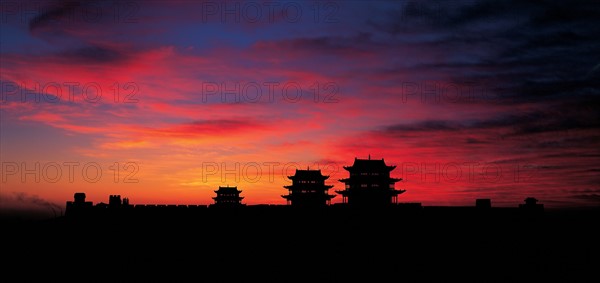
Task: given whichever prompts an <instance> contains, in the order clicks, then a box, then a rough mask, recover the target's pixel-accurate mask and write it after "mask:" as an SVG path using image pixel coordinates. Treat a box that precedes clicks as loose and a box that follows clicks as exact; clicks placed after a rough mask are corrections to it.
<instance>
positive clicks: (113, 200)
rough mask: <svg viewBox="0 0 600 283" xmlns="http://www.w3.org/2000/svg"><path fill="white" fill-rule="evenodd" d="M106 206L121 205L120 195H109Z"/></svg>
mask: <svg viewBox="0 0 600 283" xmlns="http://www.w3.org/2000/svg"><path fill="white" fill-rule="evenodd" d="M108 207H110V208H119V207H121V196H120V195H110V196H109V197H108Z"/></svg>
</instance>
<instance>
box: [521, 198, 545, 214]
mask: <svg viewBox="0 0 600 283" xmlns="http://www.w3.org/2000/svg"><path fill="white" fill-rule="evenodd" d="M537 202H538V200H537V199H536V198H534V197H528V198H526V199H525V204H519V208H520V209H521V210H523V211H528V212H543V211H544V205H543V204H540V203H537Z"/></svg>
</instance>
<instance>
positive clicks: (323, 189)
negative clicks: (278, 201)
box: [281, 168, 335, 207]
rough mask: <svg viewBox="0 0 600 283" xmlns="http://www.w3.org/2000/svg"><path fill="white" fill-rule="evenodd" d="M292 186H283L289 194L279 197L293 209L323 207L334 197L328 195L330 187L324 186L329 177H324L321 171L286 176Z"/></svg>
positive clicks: (297, 172)
mask: <svg viewBox="0 0 600 283" xmlns="http://www.w3.org/2000/svg"><path fill="white" fill-rule="evenodd" d="M288 178H289V179H290V180H292V185H289V186H283V187H284V188H286V189H288V190H289V194H287V195H282V196H281V197H282V198H284V199H286V200H287V203H288V205H290V204H291V205H292V206H295V207H323V206H327V205H329V204H330V203H331V199H332V198H334V197H335V195H330V194H328V192H327V191H328V190H329V189H331V188H333V186H332V185H325V180H327V179H328V178H329V176H324V175H323V174H322V173H321V170H310V168H307V170H298V169H296V174H295V175H294V176H288Z"/></svg>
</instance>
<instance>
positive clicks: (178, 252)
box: [1, 207, 600, 282]
mask: <svg viewBox="0 0 600 283" xmlns="http://www.w3.org/2000/svg"><path fill="white" fill-rule="evenodd" d="M599 216H600V210H563V211H549V210H546V211H545V212H544V213H542V214H534V213H522V212H519V211H518V210H516V209H493V210H489V211H487V212H486V211H478V210H473V209H458V208H457V209H451V208H425V209H423V210H419V211H414V210H393V211H388V210H376V211H372V210H368V211H366V210H319V211H295V210H291V209H280V208H279V209H273V208H268V207H265V208H254V209H240V210H237V211H224V210H210V211H209V210H205V211H202V212H197V213H189V212H188V213H177V212H169V213H163V212H161V213H143V214H142V213H113V214H110V213H107V214H103V215H99V216H98V215H96V216H86V217H79V218H73V217H67V218H65V217H61V218H55V219H51V220H44V221H22V222H12V223H6V224H5V225H3V229H2V231H3V232H2V234H3V240H2V259H3V264H2V270H3V271H2V275H1V276H2V282H15V281H24V282H60V281H67V280H69V281H72V280H77V281H79V282H97V281H102V282H123V281H130V280H131V279H133V280H134V281H159V282H178V281H194V282H249V281H252V282H302V281H304V282H345V281H351V282H454V281H457V280H458V281H465V280H467V281H471V282H526V281H532V282H539V281H545V280H552V282H598V280H599V278H600V253H599V252H600V248H599V247H600V231H598V226H599V225H598V224H599V223H600V221H599V220H600V217H599Z"/></svg>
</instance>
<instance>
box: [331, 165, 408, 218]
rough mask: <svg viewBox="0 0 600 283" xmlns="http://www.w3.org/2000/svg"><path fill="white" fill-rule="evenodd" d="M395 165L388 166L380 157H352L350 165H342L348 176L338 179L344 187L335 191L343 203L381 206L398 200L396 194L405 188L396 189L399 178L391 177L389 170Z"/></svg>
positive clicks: (402, 191)
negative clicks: (352, 160)
mask: <svg viewBox="0 0 600 283" xmlns="http://www.w3.org/2000/svg"><path fill="white" fill-rule="evenodd" d="M395 168H396V166H388V165H386V164H385V161H384V160H383V158H382V159H371V156H370V155H369V159H358V158H354V164H353V165H352V166H344V169H346V171H348V172H349V173H350V177H349V178H345V179H340V180H339V181H340V182H343V183H344V184H345V189H344V190H342V191H336V192H337V193H338V194H341V195H342V197H343V200H342V201H343V203H347V204H348V205H351V206H377V207H383V206H387V205H390V204H395V203H397V202H398V195H399V194H401V193H404V192H405V191H406V190H396V189H395V183H396V182H398V181H401V180H402V179H399V178H391V177H390V172H391V171H392V170H394V169H395Z"/></svg>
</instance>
